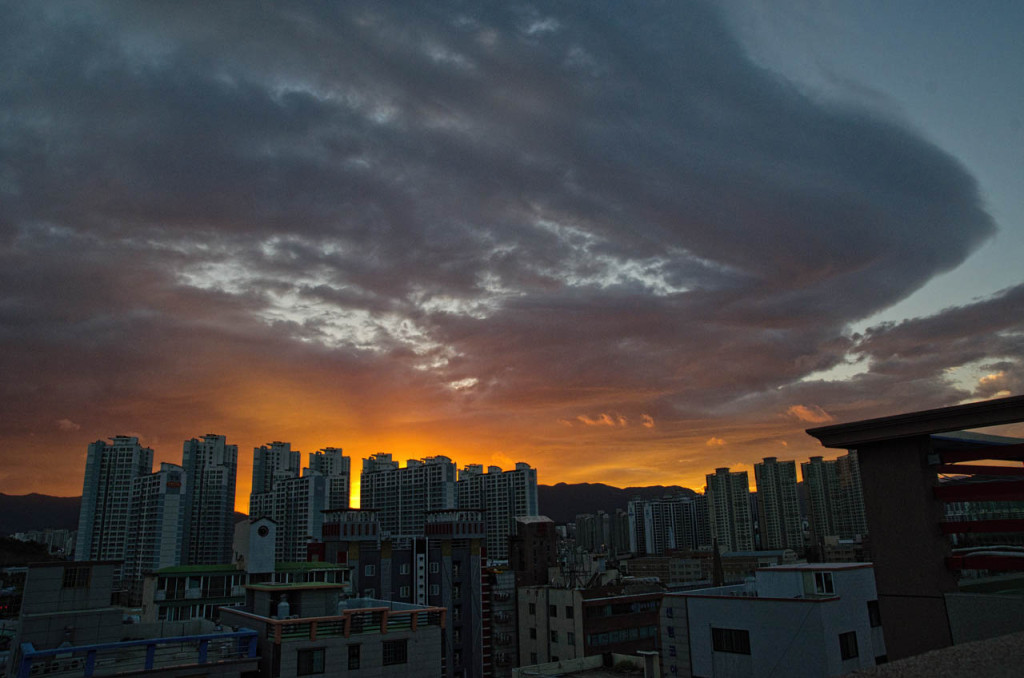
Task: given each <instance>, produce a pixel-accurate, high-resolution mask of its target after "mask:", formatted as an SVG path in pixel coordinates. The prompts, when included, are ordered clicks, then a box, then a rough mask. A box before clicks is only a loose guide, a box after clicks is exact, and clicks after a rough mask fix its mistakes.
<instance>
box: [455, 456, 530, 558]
mask: <svg viewBox="0 0 1024 678" xmlns="http://www.w3.org/2000/svg"><path fill="white" fill-rule="evenodd" d="M457 487H458V505H459V508H461V509H474V510H479V511H484V519H485V520H486V523H487V557H488V559H489V560H491V561H501V562H507V561H508V541H509V537H510V536H511V535H512V534H513V532H514V529H515V519H516V517H518V516H534V515H537V469H535V468H530V465H529V464H525V463H522V462H520V463H518V464H516V467H515V469H513V470H510V471H503V470H502V469H501V467H500V466H488V467H487V472H486V473H484V467H483V466H482V465H480V464H470V465H468V466H466V467H465V468H464V469H463V470H462V471H460V472H459V480H458V483H457Z"/></svg>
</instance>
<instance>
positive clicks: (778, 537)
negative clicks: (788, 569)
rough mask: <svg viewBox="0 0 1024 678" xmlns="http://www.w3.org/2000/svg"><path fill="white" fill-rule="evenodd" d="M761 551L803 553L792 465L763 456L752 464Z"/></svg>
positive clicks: (801, 528) (800, 522)
mask: <svg viewBox="0 0 1024 678" xmlns="http://www.w3.org/2000/svg"><path fill="white" fill-rule="evenodd" d="M754 481H755V482H756V483H757V512H758V518H759V525H760V528H761V548H762V549H765V550H777V549H792V550H793V551H795V552H797V553H798V554H803V552H804V531H803V521H801V520H800V504H799V500H798V499H797V484H796V462H795V461H779V460H778V459H776V458H775V457H765V458H764V461H763V462H761V463H759V464H754Z"/></svg>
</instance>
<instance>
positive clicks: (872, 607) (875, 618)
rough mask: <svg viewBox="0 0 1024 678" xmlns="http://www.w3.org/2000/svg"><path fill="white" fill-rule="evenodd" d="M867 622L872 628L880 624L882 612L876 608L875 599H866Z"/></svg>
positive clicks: (876, 602)
mask: <svg viewBox="0 0 1024 678" xmlns="http://www.w3.org/2000/svg"><path fill="white" fill-rule="evenodd" d="M868 622H869V623H870V624H871V626H872V628H874V627H878V626H881V625H882V613H881V612H879V610H878V601H877V600H869V601H868Z"/></svg>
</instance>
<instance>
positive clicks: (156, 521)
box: [122, 462, 188, 604]
mask: <svg viewBox="0 0 1024 678" xmlns="http://www.w3.org/2000/svg"><path fill="white" fill-rule="evenodd" d="M131 493H132V497H131V504H130V505H129V510H128V536H127V538H126V540H125V556H124V569H123V571H122V577H123V580H124V581H125V583H126V584H128V585H129V588H130V591H131V595H130V600H131V602H132V604H140V603H141V600H142V579H143V576H144V575H146V574H148V573H150V572H155V571H156V570H159V569H161V568H164V567H172V566H174V565H180V564H181V562H182V555H183V554H184V552H185V536H186V532H185V531H186V529H187V526H188V521H187V515H188V504H187V497H188V479H187V478H186V475H185V470H184V469H183V468H182V467H180V466H178V465H176V464H169V463H167V462H163V463H161V464H160V470H159V471H157V472H156V473H150V474H148V475H144V476H139V477H138V478H134V479H132V484H131Z"/></svg>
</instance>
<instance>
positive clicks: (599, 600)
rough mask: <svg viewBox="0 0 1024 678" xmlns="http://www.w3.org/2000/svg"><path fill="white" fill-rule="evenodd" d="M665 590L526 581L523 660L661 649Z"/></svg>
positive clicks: (521, 607) (521, 595) (520, 609)
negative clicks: (662, 608) (549, 584)
mask: <svg viewBox="0 0 1024 678" xmlns="http://www.w3.org/2000/svg"><path fill="white" fill-rule="evenodd" d="M663 595H664V589H662V587H661V586H659V585H656V584H650V583H618V584H605V585H600V586H593V587H579V586H577V587H561V586H525V587H521V588H520V589H519V591H518V598H517V613H518V614H517V616H518V621H519V662H520V664H524V665H525V664H544V663H548V662H559V661H567V660H573V659H579V658H582V657H587V656H592V655H603V654H606V653H619V654H635V653H637V652H640V651H646V650H656V649H657V648H658V638H659V633H658V624H659V613H658V610H659V607H660V603H661V598H662V596H663Z"/></svg>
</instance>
